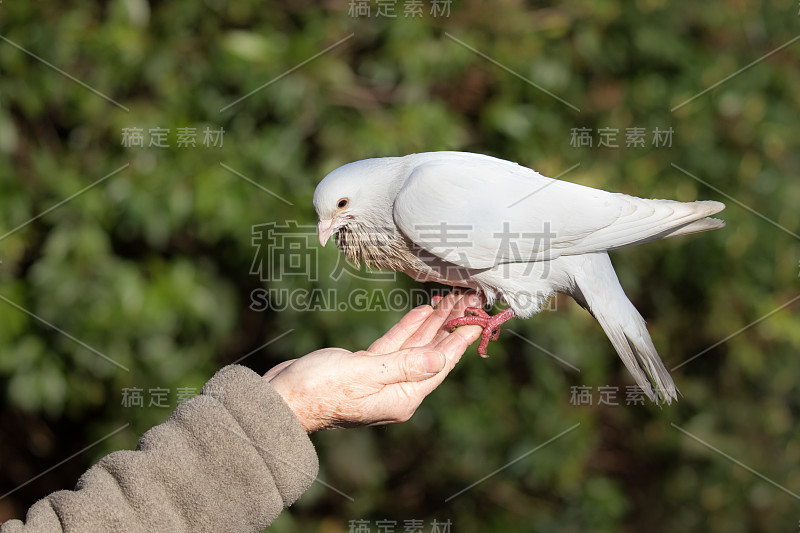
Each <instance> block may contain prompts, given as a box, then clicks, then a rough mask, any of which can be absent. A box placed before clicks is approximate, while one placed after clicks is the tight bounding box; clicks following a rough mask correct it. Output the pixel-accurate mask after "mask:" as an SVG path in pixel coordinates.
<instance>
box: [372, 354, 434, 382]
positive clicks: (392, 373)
mask: <svg viewBox="0 0 800 533" xmlns="http://www.w3.org/2000/svg"><path fill="white" fill-rule="evenodd" d="M446 366H447V358H446V357H445V356H444V354H442V353H440V352H438V351H435V350H430V349H426V348H410V349H406V350H400V351H399V352H395V353H391V354H388V355H379V356H372V357H369V358H366V366H365V367H364V368H363V369H362V372H364V373H365V374H362V375H365V376H366V377H369V378H371V379H374V380H376V381H377V383H378V384H379V385H394V384H396V383H409V382H417V381H424V380H426V379H430V378H432V377H434V376H436V375H437V374H439V372H441V371H442V370H443V369H444V368H445V367H446Z"/></svg>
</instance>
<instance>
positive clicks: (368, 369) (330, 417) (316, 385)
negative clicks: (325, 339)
mask: <svg viewBox="0 0 800 533" xmlns="http://www.w3.org/2000/svg"><path fill="white" fill-rule="evenodd" d="M481 304H482V302H481V299H480V297H478V296H477V295H476V294H475V293H474V292H468V293H459V292H454V293H451V294H448V295H447V296H446V297H445V298H444V299H442V300H441V301H440V302H439V304H438V306H437V308H436V309H434V308H432V307H431V306H429V305H423V306H420V307H417V308H415V309H412V310H411V311H409V312H408V313H407V314H406V315H405V316H404V317H403V318H402V319H401V320H400V321H399V322H398V323H397V324H395V325H394V326H393V327H392V328H391V329H390V330H389V331H388V332H387V333H386V334H385V335H384V336H383V337H381V338H380V339H378V340H376V341H375V342H373V343H372V345H371V346H370V347H369V348H368V349H367V350H365V351H360V352H355V353H353V352H350V351H348V350H344V349H341V348H325V349H322V350H317V351H315V352H311V353H310V354H308V355H306V356H304V357H301V358H300V359H292V360H290V361H284V362H283V363H280V364H279V365H277V366H275V367H274V368H272V369H271V370H270V371H269V372H267V373H266V374H264V379H266V380H267V381H269V382H270V384H271V385H272V386H273V387H274V388H275V390H277V391H278V393H279V394H280V395H281V396H282V397H283V399H284V400H285V401H286V403H287V404H288V405H289V407H291V409H292V411H294V413H295V415H296V416H297V418H298V419H299V420H300V423H301V424H302V425H303V427H304V428H305V429H306V431H307V432H309V433H311V432H313V431H317V430H319V429H330V428H341V427H358V426H373V425H378V424H388V423H392V422H405V421H406V420H408V419H409V418H411V415H413V414H414V412H415V411H416V410H417V407H419V405H420V403H422V400H423V399H424V398H425V397H426V396H427V395H428V394H430V393H431V392H432V391H433V389H435V388H436V387H437V386H438V385H439V384H440V383H441V382H442V381H444V378H445V377H447V374H449V373H450V371H451V370H452V369H453V367H454V366H455V365H456V363H458V361H459V360H460V359H461V356H462V355H463V354H464V351H465V350H466V349H467V347H468V346H469V345H470V344H472V343H473V342H475V340H476V339H477V338H478V337H480V334H481V331H482V330H481V328H480V327H479V326H464V327H460V328H458V329H456V330H455V331H454V332H452V333H450V332H448V331H446V330H445V329H442V326H443V325H444V323H445V322H447V321H448V320H450V319H452V318H456V317H459V316H463V315H464V310H465V309H466V308H467V307H479V306H480V305H481Z"/></svg>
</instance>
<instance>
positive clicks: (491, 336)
mask: <svg viewBox="0 0 800 533" xmlns="http://www.w3.org/2000/svg"><path fill="white" fill-rule="evenodd" d="M464 314H465V316H462V317H459V318H454V319H452V320H449V321H447V323H446V324H445V327H446V328H447V330H448V331H450V332H451V333H452V332H453V331H455V329H456V328H457V327H459V326H480V327H482V328H483V333H481V342H480V343H479V344H478V354H479V355H480V356H481V357H489V356H488V355H487V353H486V349H487V348H488V347H489V341H496V340H497V339H498V338H500V328H502V326H503V323H504V322H505V321H507V320H508V319H510V318H512V317H513V316H514V312H513V311H512V310H511V309H506V310H505V311H503V312H501V313H498V314H496V315H494V316H491V315H489V313H487V312H486V311H484V310H483V309H481V308H480V307H467V308H466V309H465V310H464Z"/></svg>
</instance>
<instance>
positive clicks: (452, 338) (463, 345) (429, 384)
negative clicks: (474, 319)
mask: <svg viewBox="0 0 800 533" xmlns="http://www.w3.org/2000/svg"><path fill="white" fill-rule="evenodd" d="M482 332H483V329H482V328H481V327H480V326H461V327H460V328H458V329H457V330H455V331H454V332H453V333H448V334H447V336H446V337H445V338H444V339H443V340H442V341H440V342H439V343H438V344H436V345H435V350H436V351H438V352H440V353H442V354H443V355H444V357H445V359H446V360H447V363H446V364H445V366H444V368H443V369H442V370H441V371H440V372H439V373H438V374H436V375H434V376H431V377H430V379H426V380H424V381H420V382H418V383H415V384H414V385H415V389H416V391H415V392H416V394H417V395H418V397H419V398H420V401H422V399H423V398H425V397H426V396H427V395H428V394H430V393H431V392H433V391H434V390H435V389H436V387H438V386H439V385H441V384H442V382H443V381H444V380H445V378H446V377H447V376H448V375H449V374H450V372H451V371H452V370H453V368H455V366H456V365H457V364H458V362H459V361H461V356H462V355H464V352H465V351H466V350H467V348H468V347H469V345H470V344H472V343H473V342H475V341H476V340H477V339H478V338H480V336H481V333H482Z"/></svg>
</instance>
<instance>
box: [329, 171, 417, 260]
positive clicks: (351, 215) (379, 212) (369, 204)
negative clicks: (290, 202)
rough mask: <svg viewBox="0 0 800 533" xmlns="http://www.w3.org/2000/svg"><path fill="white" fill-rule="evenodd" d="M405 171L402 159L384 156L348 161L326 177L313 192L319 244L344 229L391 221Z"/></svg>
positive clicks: (384, 223)
mask: <svg viewBox="0 0 800 533" xmlns="http://www.w3.org/2000/svg"><path fill="white" fill-rule="evenodd" d="M402 170H403V165H402V163H401V158H399V157H381V158H376V159H365V160H363V161H356V162H354V163H348V164H347V165H344V166H341V167H339V168H337V169H336V170H334V171H333V172H331V173H330V174H328V175H327V176H325V178H324V179H323V180H322V181H321V182H320V183H319V185H317V189H316V190H315V191H314V209H315V210H316V212H317V216H318V217H319V222H318V224H317V230H318V233H319V243H320V244H321V245H322V246H325V243H327V242H328V239H330V238H331V236H332V235H334V234H336V233H337V232H339V230H341V229H342V228H351V229H353V227H354V226H355V227H361V228H364V227H375V228H379V227H384V228H385V227H387V225H388V224H391V223H392V205H393V203H394V197H395V196H396V194H397V191H398V190H399V189H400V187H401V186H402V184H403V181H404V180H403V175H402Z"/></svg>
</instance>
